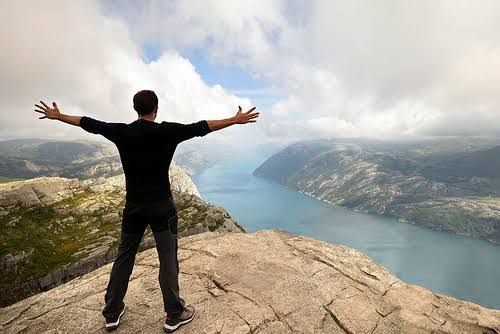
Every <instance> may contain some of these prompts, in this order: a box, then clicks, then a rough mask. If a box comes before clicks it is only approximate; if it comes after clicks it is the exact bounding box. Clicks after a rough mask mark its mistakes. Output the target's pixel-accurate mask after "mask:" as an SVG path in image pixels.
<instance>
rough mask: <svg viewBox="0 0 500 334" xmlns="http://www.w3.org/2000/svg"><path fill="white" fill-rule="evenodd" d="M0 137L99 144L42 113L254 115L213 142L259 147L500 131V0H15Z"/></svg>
mask: <svg viewBox="0 0 500 334" xmlns="http://www.w3.org/2000/svg"><path fill="white" fill-rule="evenodd" d="M0 35H1V38H2V39H1V40H2V51H1V52H0V73H2V74H1V77H0V85H1V87H0V88H1V90H0V94H1V95H0V97H1V99H2V110H1V111H0V139H11V138H26V137H41V138H55V139H71V138H87V139H90V138H95V135H90V134H88V133H85V132H84V131H83V130H82V129H79V128H77V127H73V126H70V125H66V124H63V123H59V122H57V121H52V120H46V119H45V120H39V119H38V116H39V114H36V113H35V112H34V111H33V109H34V104H35V103H38V102H39V101H40V100H44V101H45V102H47V103H52V102H53V101H55V102H56V103H57V104H58V106H59V108H60V109H61V111H62V112H63V113H66V114H72V115H82V116H83V115H86V116H90V117H94V118H97V119H100V120H103V121H109V122H125V123H129V122H132V121H133V120H135V119H136V118H137V114H136V113H135V111H134V110H133V108H132V97H133V95H134V94H135V93H136V92H137V91H138V90H141V89H152V90H154V91H155V92H156V93H157V95H158V97H159V99H160V102H159V107H158V108H159V113H158V118H157V121H163V120H167V121H173V122H181V123H191V122H195V121H198V120H200V119H207V120H209V119H223V118H228V117H231V116H233V115H234V114H235V113H236V111H237V106H238V105H241V106H242V108H243V109H244V110H245V111H246V110H248V109H250V108H251V107H254V106H255V107H256V108H257V109H256V111H259V112H260V116H259V118H258V119H257V122H256V123H249V124H245V125H235V126H231V127H228V128H226V129H223V130H221V131H216V132H214V133H211V134H209V135H208V136H207V137H206V138H204V140H206V141H209V142H212V143H214V145H222V146H224V145H226V146H227V145H231V146H233V147H234V146H236V147H242V145H243V146H245V147H248V146H251V145H267V144H268V143H274V144H276V143H278V144H286V143H290V142H294V141H298V140H304V139H314V138H335V137H349V138H350V137H363V138H377V139H391V140H394V139H395V140H398V139H405V140H406V139H412V138H426V137H435V136H438V137H439V136H475V135H498V134H499V133H500V108H499V107H500V94H498V88H499V87H500V2H498V1H488V0H481V1H460V0H453V1H447V0H442V1H426V0H422V1H405V0H394V1H391V0H375V1H356V0H352V1H334V0H328V1H320V0H318V1H280V0H265V1H259V0H252V1H245V0H239V1H229V0H227V1H226V0H203V1H146V0H144V1H117V0H116V1H97V0H95V1H93V0H90V1H87V0H85V1H78V0H76V1H51V0H47V1H23V0H20V1H3V2H2V10H1V11H0Z"/></svg>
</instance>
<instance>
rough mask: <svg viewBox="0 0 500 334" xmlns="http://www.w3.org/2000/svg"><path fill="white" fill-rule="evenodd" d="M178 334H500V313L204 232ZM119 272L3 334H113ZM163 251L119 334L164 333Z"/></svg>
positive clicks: (277, 238) (194, 245) (349, 256)
mask: <svg viewBox="0 0 500 334" xmlns="http://www.w3.org/2000/svg"><path fill="white" fill-rule="evenodd" d="M179 247H180V249H179V260H180V269H181V275H180V285H181V295H182V296H183V298H184V299H185V300H186V301H187V303H189V304H193V305H194V306H195V308H196V311H197V314H196V316H195V319H194V320H193V321H192V322H191V323H189V324H187V325H185V326H184V327H181V329H179V330H178V331H177V332H178V333H384V334H387V333H431V332H432V333H454V334H456V333H467V334H473V333H478V334H479V333H481V334H483V333H498V332H499V328H500V311H499V310H491V309H486V308H484V307H481V306H479V305H476V304H473V303H469V302H465V301H460V300H457V299H454V298H451V297H448V296H444V295H439V294H435V293H433V292H431V291H429V290H427V289H424V288H422V287H419V286H415V285H409V284H407V283H405V282H403V281H401V280H399V279H398V278H397V277H395V276H394V275H393V274H392V273H391V272H389V271H388V270H387V269H385V268H384V267H382V266H380V265H378V264H377V263H375V262H374V261H373V260H372V259H370V258H369V257H367V256H366V255H363V254H362V253H360V252H358V251H356V250H353V249H351V248H348V247H345V246H340V245H333V244H328V243H325V242H321V241H318V240H315V239H312V238H308V237H303V236H298V237H295V236H292V235H289V234H287V233H285V232H282V231H276V230H263V231H258V232H255V233H252V234H247V233H239V232H230V233H222V234H221V233H216V232H205V233H201V234H197V235H193V236H189V237H184V238H181V239H180V241H179ZM111 265H112V264H108V265H105V266H104V267H101V268H99V269H97V270H95V271H93V272H91V273H88V274H86V275H84V276H82V277H79V278H77V279H74V280H72V281H70V282H68V283H66V284H63V285H61V286H58V287H56V288H54V289H52V290H49V291H46V292H43V293H40V294H38V295H35V296H32V297H29V298H27V299H25V300H23V301H20V302H18V303H16V304H14V305H11V306H9V307H6V308H4V309H0V324H1V326H2V327H0V332H2V331H3V332H5V333H106V331H105V330H104V320H103V318H102V316H101V314H100V311H101V309H102V306H103V298H104V297H103V296H104V290H105V288H106V284H107V280H108V278H109V272H110V269H111ZM157 276H158V257H157V254H156V250H155V249H149V250H146V251H144V252H141V253H139V254H138V256H137V259H136V266H135V268H134V271H133V273H132V277H131V280H130V284H129V289H128V293H127V296H126V297H125V303H126V305H127V311H126V312H125V315H124V317H123V318H122V322H121V324H120V328H119V329H118V330H117V331H116V333H163V331H162V325H163V321H164V320H163V319H164V317H163V315H164V312H163V306H162V298H161V291H160V289H159V285H158V281H157Z"/></svg>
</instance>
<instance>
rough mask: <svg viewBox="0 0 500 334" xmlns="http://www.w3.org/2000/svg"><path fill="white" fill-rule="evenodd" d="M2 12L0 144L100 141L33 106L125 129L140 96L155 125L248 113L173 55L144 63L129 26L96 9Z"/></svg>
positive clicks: (219, 136)
mask: <svg viewBox="0 0 500 334" xmlns="http://www.w3.org/2000/svg"><path fill="white" fill-rule="evenodd" d="M8 7H9V8H8V10H2V12H1V14H0V15H1V16H0V19H1V20H0V31H2V41H3V44H4V48H3V50H2V52H1V53H0V72H1V73H2V79H1V83H0V84H1V87H0V88H1V92H2V93H1V94H2V96H1V97H2V103H3V108H2V111H1V112H0V138H16V137H44V138H51V137H59V138H71V137H82V136H84V137H88V138H94V139H98V137H96V136H95V135H91V134H87V133H86V132H85V131H83V130H81V129H78V128H76V127H73V126H70V125H66V124H63V123H59V122H57V121H53V120H39V119H38V116H40V114H38V113H35V112H34V104H35V103H38V102H39V100H45V102H48V103H52V101H56V102H57V104H58V106H59V108H60V109H61V110H62V111H63V112H65V113H68V114H73V115H88V116H91V117H95V118H98V119H102V120H105V121H113V122H127V123H128V122H131V121H133V120H134V119H136V118H137V114H136V113H135V111H134V110H133V108H132V97H133V95H134V94H135V92H137V91H138V90H141V89H152V90H154V91H155V92H156V93H157V95H158V97H159V100H160V101H159V107H158V108H159V113H158V119H157V121H162V120H168V121H176V122H183V123H184V122H185V123H188V122H194V121H198V120H200V119H218V118H226V117H230V116H232V115H233V114H234V113H235V112H236V108H237V105H242V106H245V107H247V106H250V105H251V102H250V101H249V100H248V99H245V98H239V97H237V96H235V95H233V94H231V93H229V92H228V91H226V90H225V89H224V88H223V87H221V86H219V85H215V86H208V85H207V84H205V83H204V82H203V80H202V79H201V78H200V76H199V74H198V73H197V72H196V71H195V68H194V67H193V65H192V64H191V63H190V62H189V61H188V60H187V59H185V58H183V57H182V56H181V55H180V54H179V53H178V52H176V51H175V50H168V51H166V52H165V53H164V54H163V55H162V56H161V57H160V58H159V59H157V60H156V61H154V62H151V63H146V62H144V60H143V55H142V51H141V48H140V47H139V45H138V44H136V43H135V42H134V41H132V39H131V37H130V35H129V28H128V27H127V25H126V24H125V23H124V22H123V21H121V20H118V19H116V18H110V17H107V16H104V15H103V14H102V13H101V8H100V6H99V4H98V3H96V2H92V1H71V2H70V1H48V2H43V3H42V2H23V1H18V2H17V1H16V2H12V3H9V6H8ZM234 135H235V133H234V132H233V133H232V137H234ZM228 137H231V133H230V132H225V133H214V134H211V135H210V139H211V140H223V141H227V140H229V138H228ZM99 138H100V137H99ZM207 138H208V137H207Z"/></svg>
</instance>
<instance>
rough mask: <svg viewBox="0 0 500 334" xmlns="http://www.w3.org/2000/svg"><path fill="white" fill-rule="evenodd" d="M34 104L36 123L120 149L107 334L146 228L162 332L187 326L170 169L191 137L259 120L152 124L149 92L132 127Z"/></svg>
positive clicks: (247, 115)
mask: <svg viewBox="0 0 500 334" xmlns="http://www.w3.org/2000/svg"><path fill="white" fill-rule="evenodd" d="M40 103H41V104H42V105H38V104H35V106H36V107H37V108H39V109H35V111H36V112H39V113H42V114H43V116H41V117H39V118H40V119H45V118H46V119H55V120H59V121H62V122H64V123H68V124H72V125H76V126H80V127H81V128H82V129H84V130H86V131H88V132H90V133H95V134H100V135H102V136H104V137H105V138H107V139H108V140H110V141H112V142H113V143H114V144H115V145H116V147H117V148H118V152H119V154H120V159H121V162H122V166H123V171H124V173H125V181H126V197H125V199H126V201H125V207H124V209H123V218H122V230H121V241H120V245H119V246H118V254H117V256H116V259H115V262H114V264H113V268H112V270H111V274H110V278H109V283H108V286H107V289H106V293H105V296H104V301H105V307H104V309H103V310H102V314H103V316H104V317H105V319H106V329H108V330H113V329H116V328H117V327H118V325H119V323H120V318H121V316H122V315H123V313H124V312H125V304H124V302H123V299H124V297H125V294H126V292H127V288H128V281H129V278H130V274H131V273H132V269H133V266H134V261H135V255H136V253H137V249H138V247H139V244H140V242H141V239H142V237H143V234H144V231H145V229H146V227H147V225H148V224H149V225H150V226H151V230H152V231H153V236H154V239H155V242H156V249H157V251H158V257H159V260H160V270H159V276H158V280H159V283H160V288H161V292H162V295H163V304H164V308H165V312H166V316H165V324H164V330H165V331H166V332H169V333H170V332H173V331H174V330H176V329H177V328H178V327H179V326H180V325H182V324H185V323H187V322H189V321H191V320H192V319H193V317H194V307H193V306H186V305H185V301H184V300H183V299H182V298H181V297H180V296H179V282H178V275H179V262H178V259H177V239H178V237H177V221H178V216H177V208H176V206H175V203H174V201H173V198H172V193H171V189H170V182H169V177H168V175H169V174H168V173H169V166H170V162H171V161H172V156H173V155H174V152H175V149H176V147H177V145H178V144H179V143H181V142H183V141H185V140H188V139H191V138H193V137H195V136H198V137H202V136H205V135H206V134H208V133H210V132H212V131H216V130H220V129H223V128H225V127H228V126H230V125H233V124H246V123H254V122H256V119H255V118H257V117H258V116H259V113H258V112H254V113H252V111H253V110H254V109H255V107H254V108H252V109H250V110H248V111H247V112H242V109H241V107H239V106H238V112H237V113H236V115H234V116H233V117H230V118H226V119H221V120H201V121H198V122H195V123H190V124H182V123H175V122H166V121H163V122H161V123H157V122H155V119H156V116H157V113H158V97H157V96H156V94H155V93H154V92H153V91H151V90H141V91H139V92H138V93H136V94H135V95H134V98H133V103H134V109H135V111H136V112H137V115H138V118H137V120H135V121H134V122H132V123H129V124H126V123H106V122H102V121H99V120H96V119H93V118H90V117H87V116H83V117H81V116H70V115H65V114H62V113H61V112H60V111H59V109H58V107H57V104H56V103H55V102H52V106H53V108H51V107H49V106H48V105H47V104H45V103H44V102H43V101H40Z"/></svg>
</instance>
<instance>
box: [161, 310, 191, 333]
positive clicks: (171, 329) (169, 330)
mask: <svg viewBox="0 0 500 334" xmlns="http://www.w3.org/2000/svg"><path fill="white" fill-rule="evenodd" d="M193 319H194V314H193V316H192V317H191V318H189V319H186V320H183V321H181V322H179V323H178V324H177V325H175V326H169V325H167V324H165V325H164V326H163V329H164V330H165V331H166V332H167V333H171V332H173V331H175V330H176V329H177V328H179V326H180V325H184V324H187V323H188V322H190V321H191V320H193Z"/></svg>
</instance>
